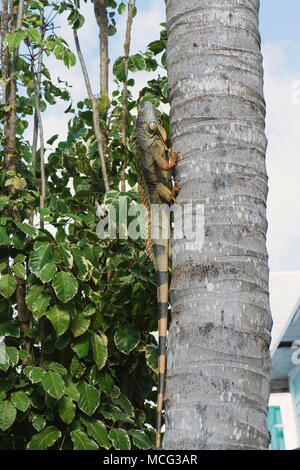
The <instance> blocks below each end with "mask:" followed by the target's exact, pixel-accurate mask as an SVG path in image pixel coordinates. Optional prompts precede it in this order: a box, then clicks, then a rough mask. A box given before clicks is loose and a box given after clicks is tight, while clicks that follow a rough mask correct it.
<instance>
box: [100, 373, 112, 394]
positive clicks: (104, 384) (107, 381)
mask: <svg viewBox="0 0 300 470" xmlns="http://www.w3.org/2000/svg"><path fill="white" fill-rule="evenodd" d="M113 386H114V381H113V379H112V377H111V376H110V375H109V374H108V373H107V372H106V373H105V374H104V376H103V377H102V379H101V390H102V391H103V392H104V393H106V395H110V394H111V392H112V389H113Z"/></svg>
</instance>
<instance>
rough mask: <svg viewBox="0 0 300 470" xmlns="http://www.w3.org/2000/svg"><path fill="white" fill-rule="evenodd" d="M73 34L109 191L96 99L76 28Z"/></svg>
mask: <svg viewBox="0 0 300 470" xmlns="http://www.w3.org/2000/svg"><path fill="white" fill-rule="evenodd" d="M73 34H74V41H75V46H76V51H77V55H78V58H79V61H80V65H81V69H82V73H83V77H84V81H85V85H86V89H87V93H88V96H89V99H90V100H91V103H92V111H93V125H94V132H95V137H96V140H97V144H98V152H99V156H100V162H101V167H102V176H103V181H104V186H105V191H106V192H108V191H109V183H108V176H107V171H106V165H105V158H104V152H103V140H104V139H103V135H102V132H101V129H100V125H99V117H98V115H99V112H98V106H97V100H96V98H95V96H94V95H93V92H92V88H91V83H90V80H89V76H88V72H87V69H86V66H85V62H84V58H83V55H82V52H81V48H80V43H79V39H78V34H77V31H76V29H73Z"/></svg>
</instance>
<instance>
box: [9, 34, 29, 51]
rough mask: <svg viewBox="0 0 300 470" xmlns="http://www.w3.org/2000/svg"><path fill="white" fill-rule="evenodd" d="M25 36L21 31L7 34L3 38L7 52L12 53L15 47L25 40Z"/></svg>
mask: <svg viewBox="0 0 300 470" xmlns="http://www.w3.org/2000/svg"><path fill="white" fill-rule="evenodd" d="M26 36H27V34H26V32H25V31H24V30H22V29H18V30H17V31H14V32H11V33H7V35H6V36H5V44H7V45H8V47H9V50H10V51H13V50H14V49H16V48H17V47H19V45H20V43H21V41H23V39H25V38H26Z"/></svg>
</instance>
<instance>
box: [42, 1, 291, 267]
mask: <svg viewBox="0 0 300 470" xmlns="http://www.w3.org/2000/svg"><path fill="white" fill-rule="evenodd" d="M136 3H137V7H138V14H137V16H136V18H135V19H134V22H133V29H132V46H131V52H132V53H135V52H138V51H139V50H145V48H146V46H147V44H148V43H149V42H150V41H153V40H154V39H156V38H158V37H159V32H160V29H161V27H160V25H159V23H161V22H163V21H165V3H164V0H151V1H150V0H136ZM82 8H83V14H84V16H85V18H86V23H85V25H84V26H83V28H82V29H80V30H79V38H80V42H81V46H82V50H83V53H84V56H85V58H86V62H87V67H88V70H89V74H90V79H91V82H92V87H93V91H94V93H95V94H97V93H98V92H99V63H98V28H97V25H96V21H95V18H94V14H93V8H92V6H91V4H90V3H89V2H88V3H87V4H85V3H82ZM60 21H61V33H60V34H61V35H62V36H63V37H64V38H66V40H67V41H68V42H69V44H70V46H71V48H72V50H73V51H75V47H74V43H73V37H72V31H71V28H69V27H68V26H67V25H66V21H65V20H62V19H61V20H60ZM125 22H126V15H125V14H124V15H123V16H122V17H120V18H119V21H118V33H117V34H116V35H115V36H113V37H112V38H111V40H110V55H111V64H113V62H114V60H115V59H116V58H117V57H118V56H119V55H123V43H124V35H125ZM299 22H300V1H299V0H261V7H260V33H261V36H262V53H263V60H264V74H265V75H264V76H265V98H266V103H267V117H266V123H267V126H266V133H267V137H268V141H269V144H268V150H267V170H268V175H269V196H268V222H269V229H268V236H267V244H268V251H269V255H270V261H269V265H270V269H271V270H275V271H278V270H300V218H299V216H298V214H299V213H300V190H299V183H298V180H299V175H300V159H299V144H298V142H299V125H300V102H299V103H295V102H293V93H294V91H293V84H294V85H295V83H296V82H297V81H299V88H300V33H299ZM49 68H50V69H51V70H55V72H56V74H57V75H58V76H60V78H62V79H66V80H67V81H68V82H69V83H70V84H72V85H73V88H72V96H73V98H74V103H76V102H77V101H79V100H80V99H82V98H84V97H85V96H86V91H85V87H84V83H83V79H82V73H81V69H80V67H79V65H78V64H77V65H76V66H75V67H74V68H72V69H70V70H67V69H66V68H65V67H64V65H63V64H59V63H57V61H53V62H50V63H49ZM151 78H152V76H151V74H145V73H142V72H141V73H139V74H136V75H135V80H136V91H135V93H136V94H137V93H138V90H139V89H141V88H142V87H143V86H145V84H146V81H147V80H149V79H151ZM113 86H114V85H113V82H112V77H111V84H110V87H111V88H110V89H111V90H112V88H113ZM299 97H300V95H299ZM299 101H300V100H299ZM65 107H66V106H65V105H64V104H62V105H60V106H56V107H53V109H49V111H47V114H46V113H45V114H46V115H45V133H46V136H47V138H49V137H50V136H52V135H53V134H55V133H59V134H60V136H61V137H62V138H64V137H65V135H66V130H67V126H66V123H67V118H68V116H67V115H65V114H64V113H63V111H64V109H65Z"/></svg>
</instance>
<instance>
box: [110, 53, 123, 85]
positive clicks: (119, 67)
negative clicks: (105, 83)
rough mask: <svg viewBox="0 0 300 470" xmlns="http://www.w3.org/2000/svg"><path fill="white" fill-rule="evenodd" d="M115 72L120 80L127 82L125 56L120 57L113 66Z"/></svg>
mask: <svg viewBox="0 0 300 470" xmlns="http://www.w3.org/2000/svg"><path fill="white" fill-rule="evenodd" d="M113 74H114V75H115V76H116V78H117V79H118V80H119V81H120V82H125V78H126V77H125V57H119V58H118V59H117V60H116V61H115V63H114V66H113Z"/></svg>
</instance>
